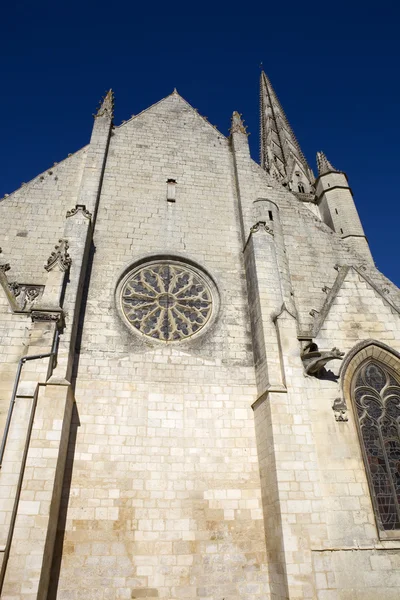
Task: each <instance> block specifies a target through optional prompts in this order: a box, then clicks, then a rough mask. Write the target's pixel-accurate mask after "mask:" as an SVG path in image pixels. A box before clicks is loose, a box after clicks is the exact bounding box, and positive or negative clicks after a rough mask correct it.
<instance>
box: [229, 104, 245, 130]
mask: <svg viewBox="0 0 400 600" xmlns="http://www.w3.org/2000/svg"><path fill="white" fill-rule="evenodd" d="M230 132H231V133H244V134H245V135H248V133H247V126H246V125H245V124H244V123H243V120H242V115H241V114H239V113H238V112H237V111H236V110H235V112H234V113H233V115H232V123H231V128H230Z"/></svg>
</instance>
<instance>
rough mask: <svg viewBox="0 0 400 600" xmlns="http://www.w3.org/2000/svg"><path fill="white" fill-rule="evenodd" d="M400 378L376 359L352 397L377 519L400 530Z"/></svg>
mask: <svg viewBox="0 0 400 600" xmlns="http://www.w3.org/2000/svg"><path fill="white" fill-rule="evenodd" d="M399 381H400V378H399V377H398V376H396V375H395V374H394V372H392V370H391V369H389V368H387V367H386V366H385V365H384V364H383V363H380V362H378V361H376V360H374V359H372V360H371V359H370V360H367V361H366V362H364V363H363V364H362V365H361V366H360V367H359V368H358V370H357V371H356V373H355V375H354V377H353V386H352V397H353V400H354V404H355V411H356V415H357V417H358V418H357V422H358V430H359V434H360V440H361V445H362V448H363V455H364V461H365V467H366V470H367V475H368V480H369V484H370V488H371V495H372V499H373V504H374V508H375V513H376V518H377V521H378V524H379V526H380V528H381V529H383V530H386V531H389V530H394V529H400V383H399Z"/></svg>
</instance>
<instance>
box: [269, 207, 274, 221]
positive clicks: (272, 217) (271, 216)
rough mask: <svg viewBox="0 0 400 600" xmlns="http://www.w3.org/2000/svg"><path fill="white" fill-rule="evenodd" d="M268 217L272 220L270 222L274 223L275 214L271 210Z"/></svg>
mask: <svg viewBox="0 0 400 600" xmlns="http://www.w3.org/2000/svg"><path fill="white" fill-rule="evenodd" d="M268 216H269V220H270V221H273V220H274V216H273V214H272V210H269V211H268Z"/></svg>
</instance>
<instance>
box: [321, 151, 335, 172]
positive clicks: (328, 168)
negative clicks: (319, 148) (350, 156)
mask: <svg viewBox="0 0 400 600" xmlns="http://www.w3.org/2000/svg"><path fill="white" fill-rule="evenodd" d="M317 167H318V175H324V174H325V173H332V172H333V173H338V172H339V171H338V170H337V169H335V167H333V166H332V165H331V163H330V162H329V160H328V159H327V158H326V156H325V154H324V153H323V152H317Z"/></svg>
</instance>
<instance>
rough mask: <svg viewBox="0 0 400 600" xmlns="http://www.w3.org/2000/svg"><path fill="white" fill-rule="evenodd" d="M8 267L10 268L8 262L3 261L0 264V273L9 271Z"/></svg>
mask: <svg viewBox="0 0 400 600" xmlns="http://www.w3.org/2000/svg"><path fill="white" fill-rule="evenodd" d="M10 269H11V267H10V263H4V264H2V265H0V271H1V272H2V273H6V271H9V270H10Z"/></svg>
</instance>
